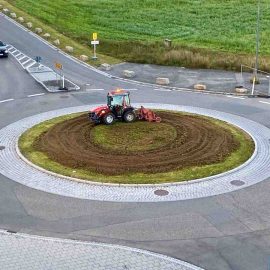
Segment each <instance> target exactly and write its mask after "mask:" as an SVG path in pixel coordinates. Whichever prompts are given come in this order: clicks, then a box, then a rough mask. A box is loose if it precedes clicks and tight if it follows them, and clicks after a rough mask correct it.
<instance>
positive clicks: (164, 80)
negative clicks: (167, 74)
mask: <svg viewBox="0 0 270 270" xmlns="http://www.w3.org/2000/svg"><path fill="white" fill-rule="evenodd" d="M156 84H160V85H168V84H170V79H169V78H156Z"/></svg>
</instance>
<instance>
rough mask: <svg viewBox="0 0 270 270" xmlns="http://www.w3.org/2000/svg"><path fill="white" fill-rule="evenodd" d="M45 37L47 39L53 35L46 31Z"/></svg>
mask: <svg viewBox="0 0 270 270" xmlns="http://www.w3.org/2000/svg"><path fill="white" fill-rule="evenodd" d="M43 37H44V38H45V39H49V38H50V37H51V35H50V34H49V33H45V34H44V35H43Z"/></svg>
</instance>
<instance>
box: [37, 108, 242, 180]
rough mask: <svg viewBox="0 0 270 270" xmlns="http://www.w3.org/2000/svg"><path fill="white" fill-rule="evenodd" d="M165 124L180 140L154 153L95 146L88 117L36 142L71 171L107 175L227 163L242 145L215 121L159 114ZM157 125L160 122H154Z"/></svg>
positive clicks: (61, 126) (53, 129)
mask: <svg viewBox="0 0 270 270" xmlns="http://www.w3.org/2000/svg"><path fill="white" fill-rule="evenodd" d="M158 114H159V116H160V117H161V118H162V122H163V123H167V124H170V125H172V126H173V127H174V128H175V129H176V131H177V137H176V139H175V140H174V141H171V142H169V144H167V145H165V146H163V147H161V148H159V149H154V150H149V151H140V152H136V153H119V152H117V153H116V152H113V151H111V150H105V149H104V148H101V147H99V146H98V145H95V144H94V143H93V142H92V140H91V129H93V128H94V127H95V125H94V124H93V123H91V122H89V120H88V118H87V115H81V116H79V117H76V118H73V119H71V120H67V121H64V122H62V123H59V124H57V125H55V126H53V127H51V128H50V129H49V130H48V131H46V132H45V133H43V134H42V135H41V136H40V137H39V138H38V139H36V141H35V144H34V147H35V149H37V150H39V151H42V152H45V153H46V154H47V155H48V156H49V158H50V159H52V160H54V161H56V162H58V163H60V164H62V165H64V166H67V167H71V168H74V169H75V168H81V169H87V170H91V171H93V172H96V173H101V174H105V175H120V174H123V173H129V172H130V173H135V172H142V173H160V172H168V171H173V170H177V169H183V168H187V167H190V166H202V165H207V164H213V163H217V162H221V161H223V160H225V158H226V157H228V156H229V155H230V154H231V153H232V152H233V151H235V150H236V149H237V148H238V146H239V143H238V141H237V140H236V139H235V138H234V137H233V135H232V134H231V132H230V131H228V130H227V129H225V128H222V127H220V126H219V125H216V124H214V123H213V122H212V121H210V120H208V119H206V118H202V117H198V116H193V115H183V114H179V113H173V112H159V113H158ZM153 124H154V125H156V124H157V123H153Z"/></svg>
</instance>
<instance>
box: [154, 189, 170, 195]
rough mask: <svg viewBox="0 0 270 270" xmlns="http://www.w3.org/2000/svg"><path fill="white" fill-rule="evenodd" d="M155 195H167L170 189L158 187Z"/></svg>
mask: <svg viewBox="0 0 270 270" xmlns="http://www.w3.org/2000/svg"><path fill="white" fill-rule="evenodd" d="M154 193H155V195H157V196H167V195H168V194H169V191H167V190H164V189H157V190H155V191H154Z"/></svg>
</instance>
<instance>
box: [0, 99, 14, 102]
mask: <svg viewBox="0 0 270 270" xmlns="http://www.w3.org/2000/svg"><path fill="white" fill-rule="evenodd" d="M13 100H14V98H10V99H5V100H0V103H4V102H9V101H13Z"/></svg>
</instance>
